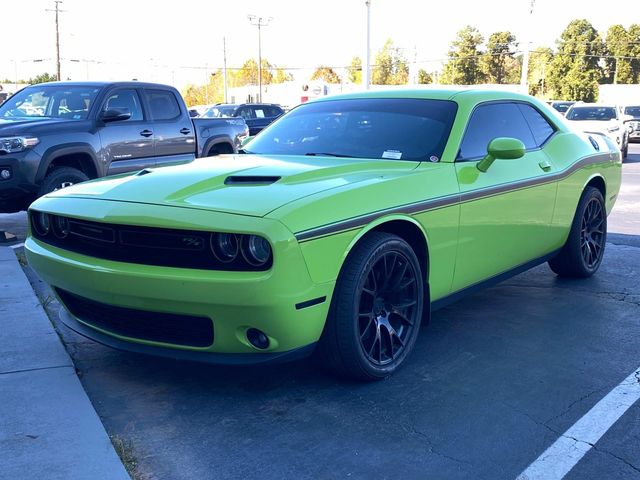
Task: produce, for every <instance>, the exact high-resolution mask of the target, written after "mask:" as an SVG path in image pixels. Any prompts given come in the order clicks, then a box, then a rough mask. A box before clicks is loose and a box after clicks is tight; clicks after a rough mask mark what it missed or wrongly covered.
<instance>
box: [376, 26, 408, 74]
mask: <svg viewBox="0 0 640 480" xmlns="http://www.w3.org/2000/svg"><path fill="white" fill-rule="evenodd" d="M408 80H409V66H408V65H407V61H406V60H405V58H404V57H403V56H402V54H401V53H400V49H399V48H397V47H395V46H394V45H393V41H392V40H391V39H390V38H389V39H387V41H386V42H385V43H384V46H383V47H382V49H381V50H380V51H379V52H378V54H377V55H376V59H375V65H373V68H372V69H371V83H373V84H374V85H405V84H406V83H407V82H408Z"/></svg>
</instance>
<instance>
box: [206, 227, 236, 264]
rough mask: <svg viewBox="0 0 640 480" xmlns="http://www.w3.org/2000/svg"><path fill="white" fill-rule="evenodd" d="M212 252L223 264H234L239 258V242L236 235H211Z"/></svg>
mask: <svg viewBox="0 0 640 480" xmlns="http://www.w3.org/2000/svg"><path fill="white" fill-rule="evenodd" d="M210 244H211V251H212V252H213V256H214V257H216V260H218V261H220V262H222V263H229V262H233V261H234V260H235V259H236V257H237V256H238V250H239V249H240V248H239V242H238V236H237V235H236V234H235V233H214V234H212V235H211V240H210Z"/></svg>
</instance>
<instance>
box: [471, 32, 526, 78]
mask: <svg viewBox="0 0 640 480" xmlns="http://www.w3.org/2000/svg"><path fill="white" fill-rule="evenodd" d="M517 46H518V44H517V43H516V37H515V35H513V34H512V33H511V32H495V33H492V34H491V35H490V36H489V40H488V41H487V50H486V51H485V52H484V53H483V54H482V58H481V59H480V68H481V69H482V73H483V74H484V79H485V81H486V82H488V83H518V79H519V77H520V65H519V63H518V60H516V59H515V58H514V54H515V52H516V48H517Z"/></svg>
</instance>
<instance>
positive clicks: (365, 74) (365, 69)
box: [362, 0, 371, 90]
mask: <svg viewBox="0 0 640 480" xmlns="http://www.w3.org/2000/svg"><path fill="white" fill-rule="evenodd" d="M364 4H365V5H366V6H367V41H366V47H365V48H366V50H365V52H364V62H363V65H362V85H364V88H365V89H367V90H368V89H369V84H370V83H371V82H370V77H369V72H370V70H371V65H370V64H371V59H370V52H371V47H370V44H371V0H365V2H364Z"/></svg>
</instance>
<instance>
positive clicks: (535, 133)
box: [453, 102, 557, 291]
mask: <svg viewBox="0 0 640 480" xmlns="http://www.w3.org/2000/svg"><path fill="white" fill-rule="evenodd" d="M554 133H555V129H554V127H553V126H552V124H551V123H550V122H549V121H548V120H547V119H546V118H545V117H544V116H543V115H542V114H541V113H540V112H539V111H538V110H537V109H536V108H535V107H533V106H532V105H530V104H528V103H523V102H491V103H485V104H481V105H479V106H478V107H476V109H475V110H474V111H473V113H472V114H471V117H470V120H469V123H468V125H467V128H466V130H465V133H464V136H463V139H462V142H461V147H460V151H459V154H458V157H457V160H456V165H455V167H456V175H457V178H458V183H459V187H460V195H461V200H462V203H461V208H460V227H459V244H458V253H457V257H456V267H455V274H454V282H453V290H454V291H456V290H460V289H462V288H465V287H467V286H470V285H473V284H475V283H477V282H480V281H482V280H485V279H488V278H490V277H492V276H494V275H498V274H500V273H502V272H505V271H508V270H511V269H513V268H515V267H517V266H520V265H523V264H525V263H527V262H529V261H531V260H533V259H536V258H538V257H541V256H543V255H545V254H547V253H549V250H550V248H551V245H552V243H553V242H552V240H551V238H550V235H549V229H550V224H551V220H552V216H553V209H554V205H555V200H556V190H557V182H556V181H555V179H554V173H556V168H555V167H554V165H553V162H552V161H551V159H550V157H549V156H548V155H547V154H546V153H545V151H544V148H543V147H544V145H545V144H546V142H547V141H548V140H549V138H551V137H552V135H553V134H554ZM497 137H511V138H517V139H518V140H521V141H522V142H523V143H524V145H525V148H526V151H525V154H524V156H523V157H521V158H518V159H512V160H500V159H498V160H495V162H494V163H493V164H492V165H491V166H490V167H489V169H488V170H487V171H486V172H481V171H480V170H478V168H477V164H478V161H479V160H481V159H482V158H483V157H484V156H485V155H486V152H487V146H488V144H489V142H490V141H491V140H493V139H494V138H497Z"/></svg>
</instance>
